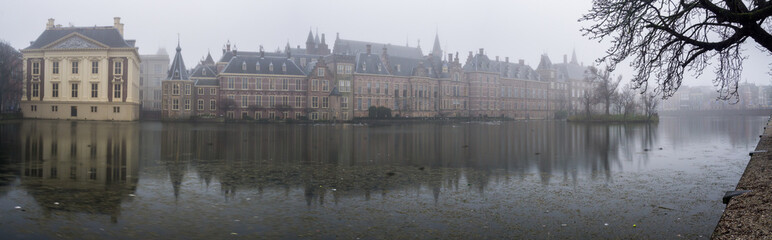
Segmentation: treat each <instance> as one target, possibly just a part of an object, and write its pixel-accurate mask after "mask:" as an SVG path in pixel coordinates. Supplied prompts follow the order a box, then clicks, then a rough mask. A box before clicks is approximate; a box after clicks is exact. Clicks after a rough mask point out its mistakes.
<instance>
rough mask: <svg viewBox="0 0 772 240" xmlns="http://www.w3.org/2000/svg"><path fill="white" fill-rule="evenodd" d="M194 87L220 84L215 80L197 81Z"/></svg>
mask: <svg viewBox="0 0 772 240" xmlns="http://www.w3.org/2000/svg"><path fill="white" fill-rule="evenodd" d="M195 85H196V86H213V87H216V86H219V85H220V82H219V81H218V80H217V79H198V80H197V81H196V83H195Z"/></svg>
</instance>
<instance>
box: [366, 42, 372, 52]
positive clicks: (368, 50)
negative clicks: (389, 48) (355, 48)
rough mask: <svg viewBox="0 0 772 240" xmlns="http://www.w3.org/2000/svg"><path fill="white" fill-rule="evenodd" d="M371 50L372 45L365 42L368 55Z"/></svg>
mask: <svg viewBox="0 0 772 240" xmlns="http://www.w3.org/2000/svg"><path fill="white" fill-rule="evenodd" d="M371 50H372V46H370V44H367V54H368V55H370V52H371Z"/></svg>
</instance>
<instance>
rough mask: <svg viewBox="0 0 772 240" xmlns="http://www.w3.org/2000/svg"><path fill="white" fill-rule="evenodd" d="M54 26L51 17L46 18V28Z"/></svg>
mask: <svg viewBox="0 0 772 240" xmlns="http://www.w3.org/2000/svg"><path fill="white" fill-rule="evenodd" d="M54 26H55V25H54V19H53V18H49V19H48V23H46V30H48V29H53V28H54Z"/></svg>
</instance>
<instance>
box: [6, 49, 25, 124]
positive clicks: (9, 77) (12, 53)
mask: <svg viewBox="0 0 772 240" xmlns="http://www.w3.org/2000/svg"><path fill="white" fill-rule="evenodd" d="M22 61H23V60H22V55H21V53H20V52H19V51H17V50H16V49H14V48H13V47H11V45H10V44H8V43H7V42H5V41H2V40H0V112H2V111H5V110H7V109H8V108H10V107H12V106H17V105H18V103H19V101H20V100H21V97H22V96H21V94H22Z"/></svg>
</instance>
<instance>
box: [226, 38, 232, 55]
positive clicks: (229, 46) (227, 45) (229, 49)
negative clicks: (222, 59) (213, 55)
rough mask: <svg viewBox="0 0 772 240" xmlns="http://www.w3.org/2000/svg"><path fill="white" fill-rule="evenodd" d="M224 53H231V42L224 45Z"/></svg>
mask: <svg viewBox="0 0 772 240" xmlns="http://www.w3.org/2000/svg"><path fill="white" fill-rule="evenodd" d="M225 51H226V52H230V51H231V40H228V42H226V43H225Z"/></svg>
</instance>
